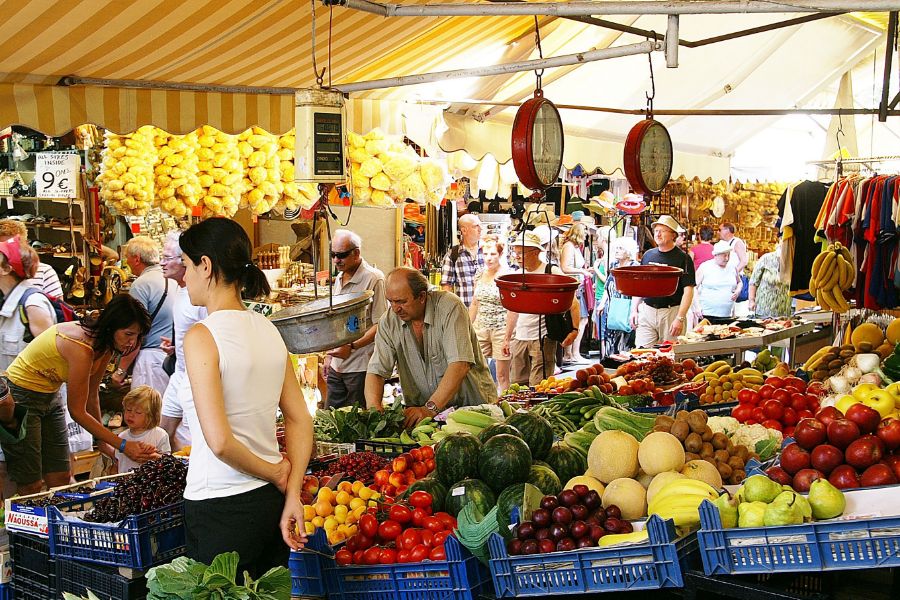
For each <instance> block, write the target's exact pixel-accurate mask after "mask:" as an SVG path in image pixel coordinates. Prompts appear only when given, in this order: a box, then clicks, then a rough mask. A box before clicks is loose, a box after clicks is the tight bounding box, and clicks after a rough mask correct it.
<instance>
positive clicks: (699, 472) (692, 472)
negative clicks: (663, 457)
mask: <svg viewBox="0 0 900 600" xmlns="http://www.w3.org/2000/svg"><path fill="white" fill-rule="evenodd" d="M681 474H682V475H684V476H685V477H687V478H688V479H697V480H700V481H705V482H706V483H708V484H709V485H711V486H712V487H713V488H715V489H717V490H718V489H721V487H722V476H721V475H720V474H719V470H718V469H717V468H715V467H714V466H712V464H711V463H708V462H706V461H705V460H692V461H691V462H689V463H687V464H685V465H684V468H682V469H681Z"/></svg>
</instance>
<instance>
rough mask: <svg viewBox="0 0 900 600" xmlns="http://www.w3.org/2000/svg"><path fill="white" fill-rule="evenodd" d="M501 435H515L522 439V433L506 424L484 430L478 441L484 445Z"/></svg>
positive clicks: (497, 424) (498, 424) (495, 425)
mask: <svg viewBox="0 0 900 600" xmlns="http://www.w3.org/2000/svg"><path fill="white" fill-rule="evenodd" d="M501 433H506V434H509V435H514V436H516V437H517V438H520V437H522V432H521V431H519V430H518V429H516V428H515V427H513V426H512V425H507V424H506V423H496V424H494V425H491V426H489V427H486V428H485V429H483V430H482V431H481V433H480V434H478V440H479V441H480V442H481V443H482V444H483V443H485V442H486V441H488V440H489V439H491V438H492V437H494V436H495V435H500V434H501Z"/></svg>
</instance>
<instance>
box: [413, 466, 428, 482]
mask: <svg viewBox="0 0 900 600" xmlns="http://www.w3.org/2000/svg"><path fill="white" fill-rule="evenodd" d="M412 472H413V473H415V474H416V478H418V479H421V478H422V477H425V476H426V475H428V467H426V466H425V463H423V462H414V463H413V464H412Z"/></svg>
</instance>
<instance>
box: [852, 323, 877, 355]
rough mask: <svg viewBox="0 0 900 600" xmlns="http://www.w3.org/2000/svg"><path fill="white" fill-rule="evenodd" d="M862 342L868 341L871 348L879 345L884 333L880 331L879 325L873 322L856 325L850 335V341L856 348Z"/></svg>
mask: <svg viewBox="0 0 900 600" xmlns="http://www.w3.org/2000/svg"><path fill="white" fill-rule="evenodd" d="M863 342H869V344H871V345H872V348H877V347H878V346H880V345H881V343H882V342H884V334H883V333H882V332H881V327H879V326H878V325H876V324H875V323H862V324H861V325H857V326H856V328H855V329H854V330H853V333H852V334H851V335H850V343H851V344H853V345H854V346H855V347H856V348H857V349H858V348H859V345H860V344H861V343H863Z"/></svg>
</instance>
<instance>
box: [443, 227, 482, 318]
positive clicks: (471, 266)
mask: <svg viewBox="0 0 900 600" xmlns="http://www.w3.org/2000/svg"><path fill="white" fill-rule="evenodd" d="M459 239H460V241H461V243H460V244H459V245H458V246H453V247H452V248H450V251H449V252H447V256H445V257H444V264H443V267H442V268H441V289H442V290H444V291H445V292H453V293H454V294H456V295H457V296H459V299H460V300H462V301H463V304H465V305H466V308H468V307H469V305H470V304H472V299H473V298H474V297H475V273H477V272H478V271H480V270H482V269H484V255H483V254H482V253H481V220H480V219H479V218H478V217H477V216H476V215H463V216H461V217H460V218H459Z"/></svg>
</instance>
